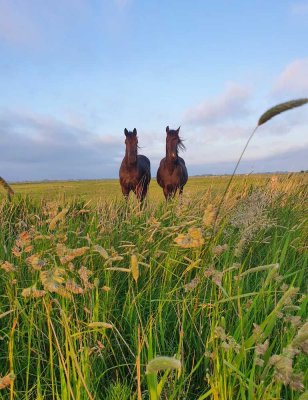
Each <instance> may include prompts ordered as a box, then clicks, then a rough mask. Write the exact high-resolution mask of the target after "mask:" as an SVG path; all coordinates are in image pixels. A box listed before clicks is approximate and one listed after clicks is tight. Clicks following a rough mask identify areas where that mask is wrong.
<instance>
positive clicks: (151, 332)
mask: <svg viewBox="0 0 308 400" xmlns="http://www.w3.org/2000/svg"><path fill="white" fill-rule="evenodd" d="M227 181H228V177H206V178H191V179H190V180H189V183H188V185H187V187H186V188H185V190H184V196H183V198H182V199H175V200H174V201H172V202H170V203H168V204H167V203H166V202H165V201H164V200H163V196H162V193H161V191H160V190H159V188H158V186H157V184H156V182H155V181H153V182H152V183H151V187H150V191H149V193H150V195H149V199H148V201H147V203H146V205H145V207H144V208H143V209H141V210H140V208H139V206H138V204H137V202H136V201H135V200H134V199H133V198H132V199H130V200H129V202H128V204H125V202H124V200H123V199H122V198H121V195H120V188H119V183H118V181H112V180H110V181H84V182H53V183H52V182H50V183H41V184H16V185H12V187H13V189H14V191H15V196H14V197H13V198H12V199H11V200H10V201H9V200H7V199H6V197H5V193H4V192H2V197H1V199H0V280H1V285H0V399H1V400H2V399H3V400H4V399H5V400H6V399H10V400H13V399H16V400H30V399H37V400H40V399H48V400H49V399H52V400H60V399H61V400H68V399H69V400H73V399H76V400H85V399H104V400H105V399H107V400H116V399H118V400H125V399H136V400H139V399H151V400H154V399H170V400H172V399H173V400H178V399H183V400H184V399H188V400H204V399H214V400H218V399H219V400H227V399H228V400H229V399H232V400H236V399H241V400H246V399H251V400H252V399H263V400H270V399H277V400H278V399H290V400H291V399H292V400H295V399H299V398H301V399H307V395H308V393H307V392H305V385H307V381H308V374H307V371H308V362H307V356H306V354H307V352H308V323H307V319H306V318H307V236H308V231H307V219H306V215H307V214H306V212H307V207H306V206H307V203H306V199H307V181H308V177H307V174H290V175H278V176H270V175H268V176H267V175H251V176H236V177H235V179H234V180H233V182H232V185H231V187H230V189H229V191H228V193H227V195H226V197H225V199H224V202H223V204H222V207H221V209H220V212H219V214H218V215H217V209H218V206H219V204H220V200H221V198H222V194H223V191H224V189H225V187H226V184H227Z"/></svg>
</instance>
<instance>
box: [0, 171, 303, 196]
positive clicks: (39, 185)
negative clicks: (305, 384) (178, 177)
mask: <svg viewBox="0 0 308 400" xmlns="http://www.w3.org/2000/svg"><path fill="white" fill-rule="evenodd" d="M270 178H271V175H263V174H262V175H261V174H257V175H248V176H247V175H238V176H236V177H235V179H234V184H235V185H236V186H238V187H239V188H240V187H241V185H243V184H245V183H247V182H249V184H252V185H258V186H259V185H266V183H267V182H269V180H270ZM293 178H295V179H298V180H299V181H301V180H305V179H306V180H308V178H307V174H293ZM229 179H230V177H229V176H210V177H190V178H189V180H188V183H187V185H186V186H185V190H184V193H186V194H195V193H197V192H199V193H202V192H206V191H208V190H210V191H211V192H212V193H214V194H217V193H222V192H223V190H224V188H225V187H226V185H227V183H228V180H229ZM280 179H281V180H286V179H288V175H286V174H284V175H280ZM11 186H12V188H13V189H14V191H15V193H16V194H17V195H21V196H30V197H31V198H33V199H45V200H70V199H73V198H79V199H80V198H83V199H84V200H93V201H95V202H97V201H104V200H111V199H116V198H122V194H121V189H120V184H119V181H118V179H102V180H93V181H92V180H85V181H55V182H34V183H16V184H12V185H11ZM3 194H4V192H3V189H0V196H1V195H3ZM149 199H150V200H151V201H152V200H163V199H164V197H163V194H162V189H161V188H160V187H159V186H158V185H157V182H156V180H155V179H152V181H151V184H150V188H149Z"/></svg>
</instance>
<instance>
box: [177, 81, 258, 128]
mask: <svg viewBox="0 0 308 400" xmlns="http://www.w3.org/2000/svg"><path fill="white" fill-rule="evenodd" d="M250 96H251V91H250V90H249V89H248V88H247V87H245V86H242V85H239V84H237V83H234V82H229V83H227V85H226V88H225V90H224V92H223V93H222V94H220V95H219V96H217V97H214V98H212V99H208V100H205V101H204V102H202V103H201V104H199V105H197V106H195V107H192V108H190V109H189V110H187V111H186V113H185V116H184V120H185V121H186V122H188V123H190V124H194V125H204V124H207V123H216V122H223V121H226V120H230V119H231V120H232V119H236V118H238V117H243V116H246V115H247V114H248V113H249V110H248V100H249V99H250Z"/></svg>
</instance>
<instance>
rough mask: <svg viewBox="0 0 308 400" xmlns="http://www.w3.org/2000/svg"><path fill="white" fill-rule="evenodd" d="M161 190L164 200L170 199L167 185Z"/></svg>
mask: <svg viewBox="0 0 308 400" xmlns="http://www.w3.org/2000/svg"><path fill="white" fill-rule="evenodd" d="M163 192H164V195H165V199H166V201H168V200H170V197H171V193H170V191H169V189H168V187H167V186H165V187H164V189H163Z"/></svg>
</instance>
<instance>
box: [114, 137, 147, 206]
mask: <svg viewBox="0 0 308 400" xmlns="http://www.w3.org/2000/svg"><path fill="white" fill-rule="evenodd" d="M124 133H125V136H126V140H125V144H126V151H125V157H124V158H123V161H122V163H121V166H120V171H119V177H120V184H121V189H122V193H123V195H124V197H125V198H127V197H128V195H129V193H130V192H131V191H133V192H134V193H135V195H136V196H137V198H138V200H140V201H143V200H144V198H145V196H146V194H147V191H148V187H149V183H150V180H151V167H150V160H149V159H148V158H147V157H146V156H143V155H138V139H137V130H136V129H134V130H133V132H128V131H127V129H125V130H124Z"/></svg>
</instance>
